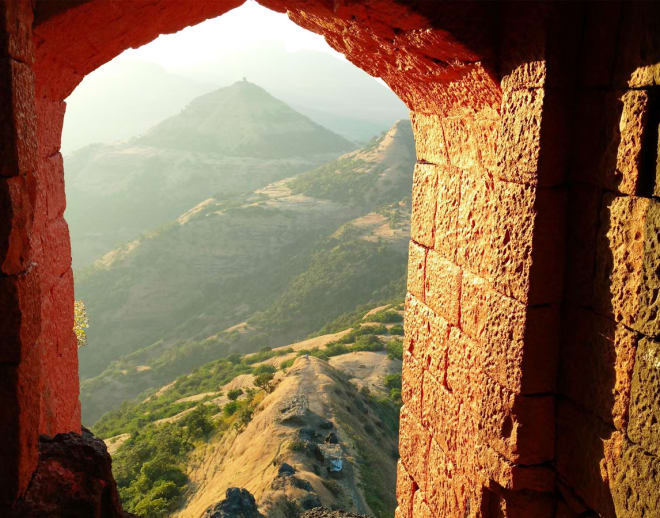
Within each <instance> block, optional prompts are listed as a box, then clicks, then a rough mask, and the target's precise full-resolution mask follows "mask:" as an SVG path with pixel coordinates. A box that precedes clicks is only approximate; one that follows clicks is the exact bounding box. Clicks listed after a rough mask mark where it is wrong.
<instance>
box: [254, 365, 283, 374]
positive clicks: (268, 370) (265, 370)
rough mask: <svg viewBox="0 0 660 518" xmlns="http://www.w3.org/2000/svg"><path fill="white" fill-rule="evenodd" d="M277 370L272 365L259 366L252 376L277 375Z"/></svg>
mask: <svg viewBox="0 0 660 518" xmlns="http://www.w3.org/2000/svg"><path fill="white" fill-rule="evenodd" d="M276 370H277V369H276V368H275V367H273V366H272V365H259V366H258V367H256V368H255V369H254V370H253V371H252V374H254V375H255V376H261V375H262V374H275V371H276Z"/></svg>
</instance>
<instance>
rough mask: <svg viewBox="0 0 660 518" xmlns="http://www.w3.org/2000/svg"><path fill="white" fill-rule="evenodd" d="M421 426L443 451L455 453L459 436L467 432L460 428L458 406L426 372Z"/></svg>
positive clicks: (440, 384) (444, 389)
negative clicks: (429, 433)
mask: <svg viewBox="0 0 660 518" xmlns="http://www.w3.org/2000/svg"><path fill="white" fill-rule="evenodd" d="M422 393H423V402H422V403H423V404H422V424H423V426H424V427H425V428H426V429H427V430H429V431H430V432H431V435H432V436H433V437H434V438H435V440H436V441H437V442H438V444H440V446H441V447H442V448H443V449H444V450H445V451H452V452H456V451H457V447H458V441H459V436H460V437H462V434H465V433H466V432H468V430H466V429H464V428H462V427H461V424H462V422H461V420H460V415H459V413H460V405H459V404H458V401H457V400H456V398H455V397H454V395H453V394H452V393H451V392H449V391H448V390H447V389H446V388H445V386H444V385H443V384H442V382H441V381H440V380H437V379H436V378H435V377H433V375H431V374H430V373H429V372H428V371H427V372H425V373H424V379H423V387H422Z"/></svg>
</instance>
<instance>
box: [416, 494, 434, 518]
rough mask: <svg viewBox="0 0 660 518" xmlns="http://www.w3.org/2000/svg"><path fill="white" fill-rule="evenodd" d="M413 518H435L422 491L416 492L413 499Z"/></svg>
mask: <svg viewBox="0 0 660 518" xmlns="http://www.w3.org/2000/svg"><path fill="white" fill-rule="evenodd" d="M413 516H414V517H415V518H435V517H434V516H433V513H431V510H430V509H429V506H428V504H427V503H426V497H425V496H424V493H423V492H422V491H419V490H417V491H416V492H415V496H414V499H413Z"/></svg>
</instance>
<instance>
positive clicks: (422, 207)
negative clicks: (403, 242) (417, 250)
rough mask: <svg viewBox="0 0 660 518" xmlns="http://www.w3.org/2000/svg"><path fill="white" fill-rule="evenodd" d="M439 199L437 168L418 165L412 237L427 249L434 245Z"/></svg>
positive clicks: (411, 225)
mask: <svg viewBox="0 0 660 518" xmlns="http://www.w3.org/2000/svg"><path fill="white" fill-rule="evenodd" d="M437 197H438V171H437V168H435V167H434V166H432V165H430V164H416V165H415V171H414V173H413V193H412V215H411V218H410V237H411V238H412V240H413V241H416V242H417V243H419V244H421V245H424V246H426V247H432V246H433V244H434V238H433V230H434V225H435V206H436V200H437Z"/></svg>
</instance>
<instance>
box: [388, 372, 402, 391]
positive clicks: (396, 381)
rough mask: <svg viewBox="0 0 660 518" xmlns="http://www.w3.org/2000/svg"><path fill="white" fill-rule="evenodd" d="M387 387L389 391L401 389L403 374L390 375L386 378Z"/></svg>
mask: <svg viewBox="0 0 660 518" xmlns="http://www.w3.org/2000/svg"><path fill="white" fill-rule="evenodd" d="M385 386H386V387H387V388H388V389H390V390H391V389H393V388H396V389H401V374H388V375H387V376H385Z"/></svg>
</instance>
